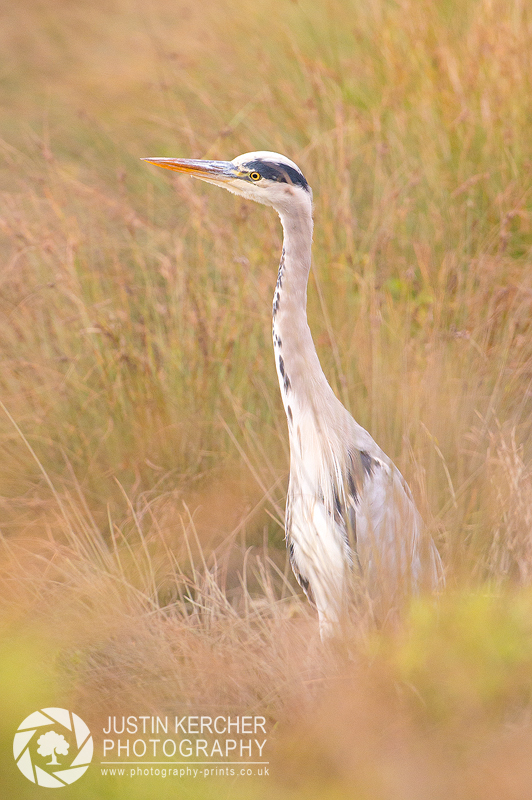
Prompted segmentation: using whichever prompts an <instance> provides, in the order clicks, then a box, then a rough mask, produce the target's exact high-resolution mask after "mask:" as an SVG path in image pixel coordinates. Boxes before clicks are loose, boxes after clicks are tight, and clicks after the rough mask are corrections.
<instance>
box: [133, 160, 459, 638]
mask: <svg viewBox="0 0 532 800" xmlns="http://www.w3.org/2000/svg"><path fill="white" fill-rule="evenodd" d="M145 160H146V161H150V162H151V163H154V164H157V165H158V166H162V167H166V168H168V169H173V170H176V171H178V172H184V173H188V174H190V175H193V176H195V177H198V178H200V179H201V180H204V181H207V182H209V183H214V184H216V185H219V186H223V187H224V188H226V189H228V190H229V191H231V192H233V193H235V194H238V195H241V196H243V197H246V198H248V199H251V200H255V201H257V202H259V203H263V204H265V205H270V206H272V207H273V208H275V210H276V211H277V212H278V214H279V217H280V219H281V224H282V226H283V233H284V241H283V251H282V255H281V261H280V264H279V271H278V275H277V283H276V286H275V291H274V299H273V308H272V336H273V346H274V352H275V365H276V369H277V374H278V378H279V387H280V390H281V396H282V400H283V404H284V408H285V412H286V417H287V422H288V433H289V439H290V478H289V487H288V496H287V506H286V522H285V527H286V541H287V546H288V552H289V556H290V562H291V564H292V568H293V570H294V573H295V575H296V577H297V579H298V581H299V583H300V584H301V586H302V587H303V589H304V591H305V592H306V594H307V595H308V597H309V598H310V599H311V600H312V602H314V603H315V605H316V608H317V610H318V615H319V620H320V630H321V633H322V636H326V635H328V634H329V633H331V632H333V631H334V630H335V629H336V627H337V626H338V625H339V624H340V622H341V620H342V617H343V615H344V614H345V613H347V611H348V608H349V604H350V603H351V601H352V599H353V597H354V596H356V594H357V592H358V593H361V592H363V593H364V594H365V595H366V596H369V597H370V598H372V601H373V602H374V603H375V604H377V605H379V604H380V605H381V606H383V607H386V606H391V605H393V604H394V603H396V602H397V600H398V598H399V597H400V596H401V595H403V594H404V593H405V592H409V591H412V590H416V589H417V588H418V587H419V586H420V585H424V586H425V587H427V588H432V589H434V588H437V587H438V586H439V585H441V583H442V581H443V573H442V568H441V561H440V558H439V555H438V552H437V550H436V548H435V546H434V543H433V542H432V541H431V540H427V539H426V538H425V537H423V536H422V525H421V519H420V516H419V513H418V511H417V509H416V506H415V504H414V501H413V498H412V495H411V492H410V489H409V488H408V486H407V484H406V482H405V481H404V479H403V477H402V475H401V473H400V472H399V470H398V469H397V468H396V467H395V466H394V464H393V463H392V461H391V460H390V459H389V458H388V457H387V456H386V455H385V453H383V451H382V450H381V449H380V447H379V446H378V445H377V444H376V443H375V442H374V441H373V439H372V438H371V436H370V435H369V433H368V432H367V431H366V430H364V428H362V427H361V426H360V425H358V423H357V422H355V420H354V419H353V417H352V416H351V415H350V414H349V413H348V411H347V410H346V409H345V408H344V406H343V405H342V404H341V403H340V401H339V400H338V399H337V397H336V396H335V394H334V392H333V391H332V389H331V387H330V386H329V384H328V382H327V379H326V378H325V375H324V373H323V371H322V369H321V365H320V363H319V360H318V356H317V353H316V349H315V347H314V342H313V340H312V336H311V333H310V329H309V327H308V322H307V315H306V302H307V283H308V276H309V270H310V265H311V246H312V229H313V221H312V192H311V190H310V187H309V185H308V183H307V181H306V179H305V178H304V176H303V174H302V173H301V170H300V169H299V168H298V167H297V166H296V164H294V163H293V162H292V161H290V159H287V158H286V157H285V156H282V155H280V154H278V153H271V152H268V151H262V152H256V153H246V154H244V155H242V156H238V157H237V158H235V159H234V160H233V161H228V162H225V161H191V160H186V159H145Z"/></svg>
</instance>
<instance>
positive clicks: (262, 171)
mask: <svg viewBox="0 0 532 800" xmlns="http://www.w3.org/2000/svg"><path fill="white" fill-rule="evenodd" d="M142 160H143V161H149V162H150V164H156V166H158V167H165V168H166V169H173V170H175V171H176V172H183V173H185V174H187V175H192V176H193V177H194V178H199V179H200V180H202V181H206V182H207V183H214V184H215V185H216V186H223V187H224V189H228V190H229V191H230V192H233V194H238V195H240V196H241V197H245V198H247V199H248V200H255V201H256V202H257V203H264V204H265V205H267V206H273V208H275V209H276V210H277V211H278V212H279V213H287V212H289V211H290V210H291V209H294V207H296V208H298V207H301V206H308V207H309V208H311V207H312V191H311V189H310V186H309V185H308V183H307V181H306V180H305V177H304V175H303V173H302V172H301V170H300V169H299V167H298V166H297V165H296V164H294V162H293V161H290V159H289V158H286V156H282V155H280V154H279V153H270V152H269V151H267V150H261V151H258V152H255V153H244V155H242V156H237V157H236V158H234V159H233V160H232V161H198V160H192V159H186V158H144V159H142Z"/></svg>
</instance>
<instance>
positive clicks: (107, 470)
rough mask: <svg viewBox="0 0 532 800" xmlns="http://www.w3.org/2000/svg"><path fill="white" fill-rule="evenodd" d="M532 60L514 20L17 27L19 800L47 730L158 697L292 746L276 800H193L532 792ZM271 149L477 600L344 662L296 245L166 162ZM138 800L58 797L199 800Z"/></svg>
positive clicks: (340, 355)
mask: <svg viewBox="0 0 532 800" xmlns="http://www.w3.org/2000/svg"><path fill="white" fill-rule="evenodd" d="M531 34H532V19H531V11H530V9H529V7H528V6H527V4H524V3H522V2H518V0H515V1H513V0H510V1H508V0H505V1H504V2H503V1H502V0H466V2H460V3H458V2H453V0H438V2H429V1H428V0H416V2H408V0H401V1H400V2H397V3H392V2H385V0H367V1H366V2H364V3H362V2H355V0H350V2H337V1H336V0H330V1H329V2H327V3H323V4H321V3H313V2H308V1H305V0H301V2H294V3H288V2H281V0H271V1H269V2H266V1H264V2H257V3H254V4H251V3H249V2H248V3H246V2H244V0H237V2H233V3H228V2H214V1H213V2H210V0H208V2H205V3H203V4H202V5H201V7H200V6H199V5H198V6H193V5H191V4H189V3H187V2H184V1H183V0H177V2H171V3H170V2H169V0H152V1H151V2H150V3H148V4H144V5H142V6H141V5H139V4H137V3H135V2H133V0H111V1H110V2H109V1H108V2H106V3H103V2H99V1H97V2H92V3H90V4H87V3H84V2H81V0H74V1H73V2H69V3H62V2H29V0H27V1H26V2H22V3H17V4H4V5H3V6H2V7H1V8H0V45H1V48H0V49H1V52H2V69H1V71H0V92H1V96H2V107H3V112H2V116H1V118H0V152H1V154H2V157H1V161H0V194H1V198H0V202H1V208H0V231H1V233H0V256H1V272H0V338H1V342H2V362H3V363H2V370H1V373H0V391H1V399H2V403H3V404H4V407H5V408H4V409H3V410H1V411H0V441H1V443H2V454H3V455H2V459H1V461H0V514H1V520H2V523H1V532H2V553H3V557H2V587H3V588H2V609H3V621H2V627H3V628H4V629H5V638H4V645H3V647H2V656H1V660H2V667H1V669H2V684H3V686H4V687H5V692H4V693H5V697H6V699H7V701H8V705H7V706H6V708H5V709H4V710H3V714H2V716H1V720H2V722H1V725H2V732H1V736H2V752H3V753H4V752H6V753H7V754H8V756H7V758H6V770H3V771H2V778H1V780H4V781H7V784H6V786H7V787H8V788H7V789H6V796H17V797H24V796H25V795H24V791H25V790H26V791H27V796H28V797H32V798H33V797H34V796H35V794H34V787H32V786H31V784H29V783H28V787H25V786H23V785H21V782H23V780H24V779H23V778H22V777H21V776H20V775H19V774H18V773H16V769H15V766H14V764H13V762H12V761H11V760H10V759H11V756H10V749H11V744H10V739H11V738H12V732H13V730H14V728H16V726H17V725H18V722H20V720H21V719H22V718H23V717H24V716H25V715H26V714H27V713H29V712H30V711H33V710H34V709H35V708H37V707H41V706H42V705H61V704H63V705H65V706H66V707H69V704H70V705H71V706H75V707H76V708H77V709H78V710H79V712H80V713H81V716H83V717H84V718H87V722H88V723H89V725H90V724H91V723H93V724H95V725H96V724H97V723H98V721H99V720H100V719H101V716H102V715H103V716H104V717H105V715H106V714H108V713H109V707H110V705H111V704H112V705H113V709H116V711H117V713H118V709H126V710H130V708H131V706H132V705H133V706H134V707H135V708H137V707H138V706H139V704H142V703H144V704H145V708H146V709H150V710H151V711H152V712H153V713H163V712H164V711H165V710H168V709H171V708H174V707H175V705H176V704H185V705H186V706H187V707H189V708H190V709H191V710H192V711H191V713H193V709H194V707H195V705H196V706H197V705H198V704H200V703H203V704H206V705H207V706H208V705H212V706H216V705H217V704H223V705H224V706H226V707H230V708H233V709H248V710H253V711H254V712H257V713H266V714H267V715H268V718H269V719H270V721H271V723H272V725H275V732H276V733H275V741H276V743H275V745H274V746H275V753H274V754H273V755H272V763H273V764H274V768H275V777H274V778H273V779H271V780H270V783H269V784H267V785H266V783H265V784H264V785H259V786H253V787H247V788H245V789H240V788H239V787H238V786H233V785H232V786H231V787H229V785H227V786H224V785H222V784H216V783H213V785H212V787H210V786H208V787H207V788H205V794H201V792H202V791H204V790H203V789H200V788H199V787H198V786H196V785H191V786H189V787H182V792H183V796H186V792H188V793H189V795H190V796H191V797H203V796H206V797H208V796H210V795H209V792H211V789H212V792H217V793H218V794H219V792H220V791H225V792H226V795H227V796H228V797H238V796H239V795H238V792H243V793H244V796H246V797H253V796H254V794H255V793H256V794H257V796H262V794H264V795H266V794H267V795H268V797H276V796H278V797H280V798H285V797H286V798H292V797H300V796H305V797H312V796H314V795H315V796H317V797H331V798H333V797H344V796H348V797H355V798H361V799H362V798H364V800H365V798H372V800H373V798H381V797H382V798H396V797H397V798H403V797H407V798H412V797H414V796H415V797H428V796H430V797H436V798H437V797H442V798H448V797H453V798H462V797H463V798H476V797H479V798H480V797H482V798H488V799H489V798H491V797H494V798H495V797H497V798H500V797H509V798H510V797H511V798H513V797H516V798H518V797H519V798H521V797H523V798H525V797H529V796H530V793H531V791H532V767H531V761H530V756H529V754H530V750H531V747H530V745H531V743H532V727H531V724H530V717H529V715H530V687H531V685H532V679H531V674H532V670H531V667H532V664H531V658H532V656H531V653H532V633H531V631H530V622H529V620H530V619H531V614H530V612H531V610H532V609H531V604H532V598H531V595H530V590H529V588H528V586H529V584H530V577H531V573H532V511H531V509H532V473H531V451H530V423H531V420H532V415H531V410H532V409H531V395H530V384H531V380H532V336H531V333H532V330H531V321H532V271H531V254H532V217H531V214H532V208H531V206H532V201H531V193H532V138H531V136H530V119H532V108H531V106H532V91H531V89H532V86H531V83H532V47H531V45H532V41H531V40H532V36H531ZM255 149H272V150H278V151H280V152H284V153H286V154H287V155H288V156H290V157H291V158H293V159H294V160H295V161H296V162H297V163H298V164H299V165H300V166H301V167H302V169H303V171H304V172H305V174H306V176H307V178H308V180H309V182H310V183H311V185H312V187H313V190H314V196H315V212H316V232H315V249H314V258H315V268H314V271H313V275H312V280H311V286H310V289H309V318H310V324H311V327H312V330H313V333H314V335H315V338H316V342H317V347H318V351H319V354H320V358H321V360H322V363H323V366H324V369H325V372H326V374H327V375H328V377H329V378H330V380H331V383H332V385H333V387H334V388H335V390H336V391H337V393H338V394H339V396H340V397H341V399H342V400H343V401H344V402H345V403H346V405H347V406H348V407H349V408H350V409H351V411H352V412H353V414H354V416H355V417H356V418H357V419H358V420H359V422H360V423H361V424H363V425H365V426H366V427H367V428H368V429H369V430H370V432H371V433H372V435H373V436H374V437H375V439H376V440H377V441H378V442H379V444H380V445H381V446H382V447H383V448H384V450H385V451H386V452H387V453H389V455H390V456H392V457H393V458H394V460H395V461H396V463H397V464H398V465H399V467H400V468H401V470H402V471H403V473H404V474H405V476H406V477H407V479H408V481H409V483H410V485H411V486H412V489H413V491H414V494H415V496H416V499H417V501H418V503H419V506H420V508H421V510H422V513H423V516H424V518H425V520H426V522H427V525H428V526H429V528H430V529H431V531H432V532H433V534H434V536H435V538H436V540H437V542H438V546H439V548H440V551H441V553H442V556H443V558H444V562H445V565H446V570H447V576H448V591H447V593H446V595H445V597H443V598H442V601H441V607H440V608H438V609H435V608H434V606H433V605H432V603H430V602H428V601H424V600H419V601H417V602H416V603H414V605H413V606H412V608H411V609H410V610H406V611H405V615H404V619H403V620H402V623H401V625H400V626H399V627H398V628H397V629H394V630H387V629H385V630H382V631H375V630H372V629H371V626H368V625H367V623H366V622H365V621H364V620H360V621H359V622H358V623H357V624H354V626H353V631H352V636H351V638H350V639H349V640H348V641H346V642H345V643H344V644H343V645H342V646H340V645H339V652H337V653H324V652H323V651H322V650H321V648H320V646H319V644H318V640H317V635H316V630H315V622H314V620H313V617H312V611H311V610H310V609H309V608H308V606H307V605H305V604H304V603H303V601H302V599H301V598H300V596H299V595H297V593H296V592H295V590H294V585H293V583H292V582H291V578H290V576H289V571H288V569H287V565H286V558H285V552H284V547H283V543H282V539H283V532H282V526H281V524H280V519H281V518H282V507H283V502H284V487H285V483H286V474H287V462H288V453H287V442H286V431H285V422H284V417H283V412H282V408H281V404H280V402H279V398H278V389H277V386H276V377H275V371H274V368H273V363H272V359H271V351H270V318H269V309H270V303H271V294H272V290H273V283H274V280H275V274H276V261H277V259H278V252H279V250H280V239H281V234H280V230H279V224H278V221H277V220H276V219H275V218H274V216H273V215H272V214H270V213H269V212H268V211H267V210H266V209H263V208H256V207H254V206H252V205H250V204H245V203H241V202H239V201H237V200H236V199H233V198H229V197H226V196H225V195H223V193H221V192H216V191H215V190H211V189H210V187H204V186H201V185H200V186H198V185H197V184H195V183H193V182H191V181H186V180H184V179H179V178H172V177H171V176H167V175H166V174H159V173H158V172H157V171H156V170H155V169H151V168H148V167H146V165H144V164H141V163H140V162H139V158H140V157H141V156H150V155H160V156H164V155H176V156H177V155H182V156H190V157H194V156H197V157H201V156H205V155H207V156H212V157H220V158H231V157H233V156H235V155H237V154H238V153H241V152H245V151H247V150H255ZM59 698H61V699H59ZM142 710H144V709H142ZM146 713H148V711H146ZM4 745H5V748H4ZM91 780H92V781H93V783H91ZM78 786H79V788H77V787H78ZM220 787H222V788H220ZM115 788H116V791H115V789H113V788H109V787H108V785H107V784H106V785H105V787H104V786H103V785H102V786H100V785H99V784H98V782H97V781H96V779H95V778H93V779H91V778H89V777H88V775H87V776H85V778H84V779H83V782H82V781H80V783H79V784H76V785H75V786H72V787H70V788H69V789H65V790H64V794H65V796H68V793H69V792H70V793H71V796H73V797H78V796H79V797H87V798H88V797H92V796H98V797H105V796H109V797H115V796H116V797H122V796H126V795H127V796H128V797H136V796H138V797H145V796H152V795H153V794H154V793H157V795H160V796H161V797H164V796H166V795H165V794H164V792H167V793H168V796H170V795H172V796H174V795H175V791H176V787H175V786H171V787H164V786H162V785H161V784H159V783H157V784H154V786H151V785H148V784H146V785H144V784H143V785H142V786H141V785H140V784H139V785H135V786H133V782H132V784H131V786H130V785H129V784H128V785H127V787H125V786H122V785H118V784H117V786H116V787H115ZM126 789H127V791H126ZM43 791H44V790H43ZM180 791H181V789H180ZM113 792H115V794H113ZM134 792H137V793H138V794H137V795H135V794H134ZM261 793H262V794H261ZM313 793H314V795H313Z"/></svg>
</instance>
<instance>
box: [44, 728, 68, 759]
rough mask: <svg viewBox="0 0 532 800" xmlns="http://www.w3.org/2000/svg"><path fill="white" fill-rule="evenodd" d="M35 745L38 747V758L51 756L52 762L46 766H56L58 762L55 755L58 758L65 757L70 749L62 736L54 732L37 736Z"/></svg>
mask: <svg viewBox="0 0 532 800" xmlns="http://www.w3.org/2000/svg"><path fill="white" fill-rule="evenodd" d="M37 744H38V745H39V747H38V748H37V752H38V754H39V755H40V756H52V760H51V761H48V762H47V765H48V766H50V764H54V765H56V766H57V765H58V764H59V762H58V760H57V758H56V753H57V754H58V755H60V756H66V755H67V754H68V748H69V747H70V745H69V743H68V742H67V740H66V739H65V737H64V736H63V734H62V733H56V732H55V731H48V732H47V733H43V735H42V736H39V738H38V740H37Z"/></svg>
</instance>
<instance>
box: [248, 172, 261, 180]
mask: <svg viewBox="0 0 532 800" xmlns="http://www.w3.org/2000/svg"><path fill="white" fill-rule="evenodd" d="M249 177H250V180H252V181H260V179H261V177H262V176H261V174H260V173H259V172H250V173H249Z"/></svg>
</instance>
